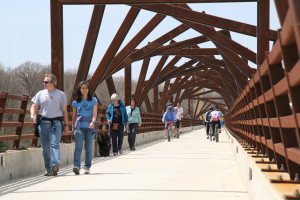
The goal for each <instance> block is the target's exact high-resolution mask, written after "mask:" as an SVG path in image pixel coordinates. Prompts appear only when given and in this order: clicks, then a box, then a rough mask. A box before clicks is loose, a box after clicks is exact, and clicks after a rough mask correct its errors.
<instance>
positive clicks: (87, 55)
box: [73, 5, 105, 93]
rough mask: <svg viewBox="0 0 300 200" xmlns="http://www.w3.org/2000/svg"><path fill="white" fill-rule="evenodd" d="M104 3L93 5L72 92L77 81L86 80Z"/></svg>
mask: <svg viewBox="0 0 300 200" xmlns="http://www.w3.org/2000/svg"><path fill="white" fill-rule="evenodd" d="M104 9H105V5H95V6H94V11H93V14H92V18H91V22H90V26H89V30H88V33H87V36H86V40H85V44H84V47H83V51H82V55H81V59H80V63H79V67H78V70H77V74H76V78H75V82H74V88H73V93H74V92H75V90H76V88H77V85H78V83H79V82H81V81H84V80H86V78H87V75H88V73H89V69H90V65H91V61H92V57H93V54H94V49H95V46H96V42H97V38H98V33H99V29H100V26H101V22H102V18H103V14H104Z"/></svg>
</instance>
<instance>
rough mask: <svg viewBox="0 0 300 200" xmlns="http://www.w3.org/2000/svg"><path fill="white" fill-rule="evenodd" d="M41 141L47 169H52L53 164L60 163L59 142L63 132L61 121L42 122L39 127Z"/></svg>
mask: <svg viewBox="0 0 300 200" xmlns="http://www.w3.org/2000/svg"><path fill="white" fill-rule="evenodd" d="M38 129H39V133H40V137H41V139H40V141H41V145H42V149H43V157H44V162H45V168H46V170H51V168H52V166H53V165H54V164H56V165H57V166H59V164H60V147H59V142H60V139H61V134H62V125H61V122H54V124H53V126H51V124H50V123H45V122H42V123H41V124H40V125H39V127H38Z"/></svg>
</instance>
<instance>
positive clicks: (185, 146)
mask: <svg viewBox="0 0 300 200" xmlns="http://www.w3.org/2000/svg"><path fill="white" fill-rule="evenodd" d="M204 134H205V133H204V129H200V130H194V131H192V132H189V133H188V134H184V135H182V137H181V138H180V139H179V140H177V139H175V140H172V141H171V142H170V143H168V142H167V141H166V140H161V141H157V142H155V143H151V144H148V145H144V146H141V147H138V148H137V151H135V152H128V151H125V152H124V154H123V155H122V156H118V157H109V158H95V159H94V160H93V166H92V168H91V174H90V175H84V174H81V175H77V176H76V175H74V174H73V173H72V166H68V167H65V168H62V169H61V170H60V172H59V175H58V176H57V177H44V176H42V175H41V174H39V175H35V176H32V177H29V178H26V179H21V180H17V181H13V182H10V183H8V184H5V185H1V186H0V199H5V200H10V199H13V200H18V199H22V200H23V199H30V200H34V199H38V200H41V199H42V200H46V199H72V200H75V199H88V198H90V199H92V198H99V199H105V200H108V199H116V200H119V199H130V200H133V199H138V200H141V199H151V200H153V199H172V200H173V199H180V200H182V199H189V200H192V199H209V200H215V199H218V200H219V199H222V200H227V199H228V200H235V199H236V200H248V199H249V197H248V193H247V190H246V188H245V185H244V183H243V181H242V178H241V177H240V172H239V169H238V166H237V164H236V161H235V158H234V156H233V154H232V152H231V149H230V147H229V144H228V139H227V137H226V135H225V133H224V131H223V133H222V134H221V135H220V142H219V143H215V142H210V141H209V140H207V139H206V137H205V135H204ZM124 142H127V141H124ZM81 173H83V171H81Z"/></svg>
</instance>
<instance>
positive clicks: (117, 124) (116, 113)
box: [106, 94, 128, 156]
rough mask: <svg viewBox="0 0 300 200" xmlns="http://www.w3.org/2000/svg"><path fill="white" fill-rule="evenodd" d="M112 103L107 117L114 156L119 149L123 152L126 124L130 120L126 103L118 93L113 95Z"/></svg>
mask: <svg viewBox="0 0 300 200" xmlns="http://www.w3.org/2000/svg"><path fill="white" fill-rule="evenodd" d="M111 101H112V104H110V106H109V107H108V110H107V113H106V118H107V123H108V124H109V133H110V136H111V139H112V144H113V153H114V156H116V155H118V151H119V153H120V154H122V153H123V152H122V145H123V137H124V135H123V132H124V125H125V124H127V122H128V116H127V113H126V109H125V106H124V103H123V102H122V101H121V100H120V99H119V96H118V95H117V94H113V95H112V96H111Z"/></svg>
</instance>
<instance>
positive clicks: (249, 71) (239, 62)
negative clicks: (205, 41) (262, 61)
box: [215, 43, 256, 78]
mask: <svg viewBox="0 0 300 200" xmlns="http://www.w3.org/2000/svg"><path fill="white" fill-rule="evenodd" d="M215 45H216V47H217V49H218V50H219V51H220V54H221V55H222V57H223V59H224V60H225V58H224V56H226V57H227V58H228V59H229V60H230V61H231V62H232V63H233V64H234V65H235V66H236V67H237V68H238V69H239V70H240V71H241V72H243V73H244V74H245V75H246V76H247V77H248V78H251V77H252V75H253V74H254V73H255V72H256V70H255V69H253V68H251V67H250V66H249V65H248V64H247V63H246V62H245V61H244V60H243V59H242V58H241V57H239V56H238V55H237V54H236V53H234V52H232V51H230V50H228V49H227V48H225V47H223V46H221V45H219V44H216V43H215ZM226 64H227V63H226ZM227 66H228V65H227Z"/></svg>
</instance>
